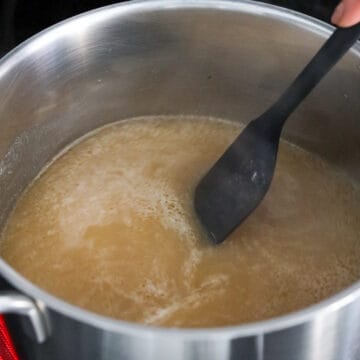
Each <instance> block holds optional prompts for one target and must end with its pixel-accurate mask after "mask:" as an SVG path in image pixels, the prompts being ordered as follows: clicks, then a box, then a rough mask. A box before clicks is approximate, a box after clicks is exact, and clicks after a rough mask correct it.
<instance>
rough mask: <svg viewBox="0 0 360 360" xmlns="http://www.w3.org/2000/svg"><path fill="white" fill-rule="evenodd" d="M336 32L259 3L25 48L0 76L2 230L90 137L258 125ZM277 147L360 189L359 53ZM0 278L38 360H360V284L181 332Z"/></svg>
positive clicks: (111, 26)
mask: <svg viewBox="0 0 360 360" xmlns="http://www.w3.org/2000/svg"><path fill="white" fill-rule="evenodd" d="M330 31H331V28H330V27H329V26H327V25H325V24H323V23H321V22H319V21H316V20H314V19H312V18H309V17H305V16H302V15H300V14H297V13H294V12H290V11H287V10H282V9H279V8H275V7H272V6H268V5H261V4H259V3H253V2H248V1H221V0H219V1H211V0H196V1H195V0H192V1H191V0H189V1H187V0H182V1H181V0H163V1H138V2H131V3H127V4H122V5H115V6H110V7H106V8H103V9H99V10H96V11H93V12H90V13H87V14H85V15H81V16H78V17H75V18H73V19H70V20H68V21H65V22H63V23H61V24H59V25H56V26H54V27H52V28H51V29H49V30H46V31H45V32H43V33H41V34H40V35H38V36H36V37H34V38H32V39H31V40H30V41H28V42H26V43H25V44H23V45H21V46H20V47H18V48H17V49H16V50H15V51H13V52H12V53H10V54H9V55H8V56H7V57H6V58H4V59H3V60H2V62H1V63H0V158H1V159H2V160H1V162H0V208H1V213H0V224H2V225H3V224H4V221H5V220H6V217H7V216H8V214H9V211H10V210H11V208H12V207H13V205H14V202H15V200H16V198H17V197H18V195H19V194H20V193H21V192H22V191H23V190H24V188H25V186H26V185H27V184H28V183H29V182H30V181H31V180H32V179H33V178H34V177H35V176H36V174H37V173H38V172H39V170H40V169H41V168H42V167H43V166H44V165H45V164H46V163H47V162H48V161H49V160H50V159H51V158H52V157H53V156H54V155H55V154H56V153H57V152H58V151H59V150H60V149H62V148H63V147H64V146H65V145H66V144H69V143H70V142H71V141H73V140H74V139H76V138H78V137H79V136H81V135H83V134H84V133H86V132H87V131H89V130H91V129H93V128H95V127H98V126H100V125H103V124H105V123H109V122H112V121H115V120H119V119H122V118H128V117H132V116H139V115H149V114H199V115H211V116H219V117H223V118H228V119H233V120H238V121H244V122H246V121H247V120H249V119H252V118H255V117H256V116H257V115H259V114H260V113H261V112H262V111H263V110H264V109H265V108H266V107H267V106H268V105H269V104H271V103H272V102H273V101H274V100H275V99H276V97H277V96H278V95H279V94H280V93H281V92H282V90H283V89H284V88H285V87H286V86H287V84H288V83H289V81H290V80H291V79H292V78H293V77H294V76H295V75H296V73H297V72H298V71H299V70H300V69H301V68H302V67H303V65H304V64H305V63H306V62H307V61H308V59H309V58H310V57H311V56H312V55H313V54H314V52H315V51H316V50H317V49H318V48H319V46H320V45H321V43H322V42H323V41H324V38H325V37H326V36H328V34H329V33H330ZM285 136H286V137H287V138H289V139H290V140H291V141H293V142H295V143H297V144H300V145H301V146H303V147H305V148H307V149H309V150H311V151H313V152H316V153H318V154H320V155H321V156H323V157H325V158H327V159H328V161H331V162H332V163H334V164H335V165H336V166H338V167H341V168H342V169H344V170H345V171H347V172H348V173H349V174H350V175H351V176H353V177H354V178H355V179H357V180H359V179H360V167H359V162H360V146H359V144H360V45H357V46H355V48H354V49H353V51H352V52H351V53H349V54H348V55H347V56H346V57H345V59H344V60H343V61H342V62H341V63H340V64H339V65H338V66H337V67H336V68H335V70H334V71H333V72H332V73H331V74H330V75H329V76H328V77H327V78H326V79H325V80H324V81H323V82H322V84H321V85H320V86H319V87H318V88H317V89H316V91H315V92H314V93H313V94H312V95H311V97H310V98H308V100H307V101H306V102H305V103H304V104H303V105H302V106H301V108H300V109H299V111H298V112H297V113H296V114H294V116H293V117H292V119H291V121H289V124H288V125H287V128H286V131H285ZM44 216H46V214H44ZM339 241H341V239H339ZM0 272H1V275H2V276H3V277H5V278H6V279H7V280H8V281H9V282H10V283H11V284H12V285H13V286H14V287H15V288H17V289H18V290H19V292H18V293H15V292H9V293H5V294H4V293H3V294H1V296H0V312H4V313H7V312H11V313H15V314H19V315H20V317H24V318H28V319H30V322H29V321H27V322H26V321H25V322H24V327H23V328H22V330H21V331H23V333H24V335H23V336H24V339H28V340H26V341H27V353H28V357H29V359H32V360H33V359H46V360H49V359H67V360H72V359H76V360H78V359H97V360H98V359H99V360H114V359H126V360H133V359H152V360H161V359H172V360H180V359H186V360H190V359H191V360H199V359H205V360H215V359H216V360H217V359H219V360H220V359H221V360H224V359H239V360H255V359H256V360H340V359H347V360H356V359H360V283H357V284H354V285H353V286H352V287H351V288H348V289H346V290H344V291H343V292H341V293H339V294H337V295H335V296H334V297H332V298H330V299H328V300H326V301H323V302H322V303H320V304H317V305H314V306H312V307H309V308H307V309H304V310H302V311H299V312H297V313H293V314H290V315H287V316H284V317H281V318H276V319H272V320H269V321H264V322H259V323H254V324H247V325H243V326H236V327H228V328H218V329H198V330H187V329H184V330H179V329H163V328H154V327H145V326H141V325H137V324H132V323H127V322H122V321H116V320H113V319H110V318H106V317H102V316H99V315H96V314H93V313H90V312H87V311H85V310H82V309H80V308H77V307H75V306H72V305H70V304H67V303H65V302H63V301H61V300H59V299H57V298H55V297H53V296H51V295H50V294H48V293H46V292H44V291H43V290H41V289H39V288H38V287H36V286H34V285H33V284H31V283H30V282H29V281H27V280H26V279H24V278H23V277H22V276H21V275H19V274H18V273H16V272H15V271H14V270H13V269H12V268H11V267H10V266H9V265H8V264H7V263H6V262H5V261H3V260H0ZM29 324H30V325H31V326H29ZM32 337H35V338H34V339H32ZM37 341H38V342H39V344H38V343H37ZM40 343H41V344H40Z"/></svg>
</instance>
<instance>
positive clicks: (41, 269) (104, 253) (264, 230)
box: [0, 117, 360, 327]
mask: <svg viewBox="0 0 360 360" xmlns="http://www.w3.org/2000/svg"><path fill="white" fill-rule="evenodd" d="M240 130H241V128H240V125H238V124H235V123H231V122H227V121H222V120H216V119H205V118H190V117H184V118H180V117H174V118H172V117H158V118H138V119H133V120H129V121H125V122H120V123H117V124H114V125H111V126H107V127H105V128H102V129H100V130H98V131H97V132H95V133H93V134H91V136H88V137H86V138H85V139H83V140H82V141H81V142H80V143H77V144H76V145H75V146H73V147H72V148H71V149H70V150H68V151H67V152H65V153H64V154H63V155H62V156H61V157H59V158H58V159H57V160H56V161H55V162H54V163H53V164H52V165H51V166H49V167H48V168H47V169H46V171H44V172H43V173H42V175H41V176H40V177H39V178H38V179H37V180H36V181H35V182H34V183H33V184H32V185H31V186H30V187H29V189H28V190H27V191H26V192H25V194H24V195H23V196H22V198H21V199H20V200H19V202H18V204H17V206H16V208H15V210H14V212H13V214H12V216H11V217H10V219H9V221H8V223H7V226H6V228H5V230H4V232H3V235H2V241H1V244H0V245H1V246H0V250H1V255H2V256H3V257H4V258H5V259H6V260H7V261H8V262H9V264H11V265H12V266H13V267H14V268H15V269H17V270H18V271H19V272H20V273H22V274H23V275H24V276H25V277H26V278H28V279H30V280H31V281H32V282H34V283H35V284H37V285H39V286H40V287H42V288H43V289H45V290H47V291H49V292H50V293H52V294H54V295H56V296H58V297H60V298H62V299H64V300H66V301H68V302H70V303H73V304H76V305H78V306H80V307H83V308H85V309H88V310H92V311H94V312H97V313H100V314H104V315H107V316H111V317H115V318H120V319H125V320H130V321H136V322H142V323H146V324H157V325H162V326H179V327H210V326H223V325H232V324H240V323H243V322H251V321H256V320H262V319H266V318H270V317H273V316H277V315H281V314H285V313H288V312H290V311H294V310H297V309H300V308H303V307H305V306H307V305H309V304H313V303H315V302H318V301H319V300H321V299H324V298H325V297H327V296H329V295H331V294H333V293H335V292H337V291H339V290H340V289H342V288H344V287H346V286H347V285H349V284H351V283H352V282H354V281H355V280H357V279H358V278H359V274H360V241H359V233H360V221H359V220H360V219H359V214H360V193H359V188H358V187H357V185H355V184H354V183H352V181H351V180H350V179H348V178H347V177H346V176H345V175H343V174H341V173H339V172H337V171H336V170H335V169H333V168H331V167H330V166H329V165H328V164H326V163H324V162H323V161H322V160H320V159H319V158H317V157H314V156H313V155H311V154H309V153H307V152H305V151H303V150H301V149H299V148H296V147H294V146H292V145H290V144H287V143H284V142H283V143H281V145H280V152H279V160H278V164H277V170H276V173H275V178H274V181H273V184H272V186H271V189H270V192H269V193H268V195H267V196H266V198H265V200H264V201H263V203H262V204H261V205H260V207H259V208H258V209H257V210H256V211H255V212H254V213H253V214H252V215H251V216H250V217H249V218H248V219H247V220H246V222H245V223H243V225H242V226H241V227H239V228H238V229H237V230H236V231H235V232H234V233H233V234H232V235H231V236H230V237H229V239H227V240H226V241H225V242H224V243H223V244H222V245H220V246H217V247H214V246H212V245H210V243H209V242H208V241H207V239H206V238H205V237H204V235H203V234H202V233H201V231H200V230H199V227H198V224H197V221H196V218H195V216H194V213H193V208H192V198H193V195H192V194H193V191H194V187H195V186H196V184H197V182H198V181H199V179H200V178H201V176H202V175H203V174H204V173H206V172H207V170H208V169H209V168H210V166H211V165H212V164H213V163H214V162H215V161H216V159H217V158H218V157H219V156H220V155H221V154H222V152H223V151H224V150H225V149H226V147H227V146H228V145H229V144H230V143H231V142H232V141H233V140H234V138H235V137H236V136H237V134H238V133H239V132H240Z"/></svg>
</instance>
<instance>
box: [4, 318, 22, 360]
mask: <svg viewBox="0 0 360 360" xmlns="http://www.w3.org/2000/svg"><path fill="white" fill-rule="evenodd" d="M0 360H19V356H18V355H17V353H16V350H15V347H14V343H13V342H12V340H11V337H10V334H9V331H8V329H7V327H6V323H5V320H4V317H3V316H1V315H0Z"/></svg>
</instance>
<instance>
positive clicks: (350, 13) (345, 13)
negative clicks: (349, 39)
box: [331, 0, 360, 27]
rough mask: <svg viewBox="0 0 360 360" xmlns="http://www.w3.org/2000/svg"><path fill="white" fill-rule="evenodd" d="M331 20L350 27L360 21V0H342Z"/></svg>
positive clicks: (341, 25) (336, 23)
mask: <svg viewBox="0 0 360 360" xmlns="http://www.w3.org/2000/svg"><path fill="white" fill-rule="evenodd" d="M331 22H332V23H334V24H335V25H338V26H340V27H348V26H352V25H355V24H357V23H359V22H360V0H342V1H341V2H340V4H339V5H338V7H337V8H336V9H335V11H334V14H333V16H332V18H331Z"/></svg>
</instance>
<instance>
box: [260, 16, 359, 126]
mask: <svg viewBox="0 0 360 360" xmlns="http://www.w3.org/2000/svg"><path fill="white" fill-rule="evenodd" d="M359 38H360V23H359V24H357V25H354V26H352V27H349V28H338V29H336V30H335V31H334V33H333V34H332V35H331V36H330V38H329V39H328V40H327V41H326V42H325V44H324V45H323V46H322V48H321V49H320V50H319V52H318V53H317V54H316V55H315V56H314V57H313V59H312V60H311V61H310V63H309V64H308V65H307V66H306V67H305V69H304V70H303V71H302V72H301V73H300V74H299V75H298V77H297V78H296V79H295V81H294V82H293V83H292V84H291V85H290V86H289V87H288V89H287V90H286V91H285V93H284V94H283V95H282V96H281V97H280V99H279V100H278V101H277V102H276V103H275V104H274V105H273V106H272V107H271V108H270V109H269V110H268V112H267V113H266V115H267V116H269V115H270V116H272V117H274V118H277V119H278V121H279V122H278V123H277V124H278V125H280V124H281V125H283V124H284V123H285V120H286V119H287V118H288V117H289V115H290V114H291V113H292V112H293V111H294V110H295V109H296V107H297V106H298V105H299V104H300V103H301V101H302V100H303V99H304V98H305V97H306V96H307V95H308V94H309V93H310V92H311V91H312V90H313V89H314V88H315V86H316V85H317V84H318V83H319V82H320V80H321V79H322V78H323V77H324V76H325V75H326V74H327V73H328V72H329V71H330V70H331V69H332V67H333V66H334V65H335V64H336V63H337V62H338V61H339V60H340V59H341V58H342V57H343V56H344V55H345V53H346V52H347V51H348V50H349V49H350V48H351V47H352V46H353V45H354V44H355V42H356V40H358V39H359ZM269 112H270V114H269Z"/></svg>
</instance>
